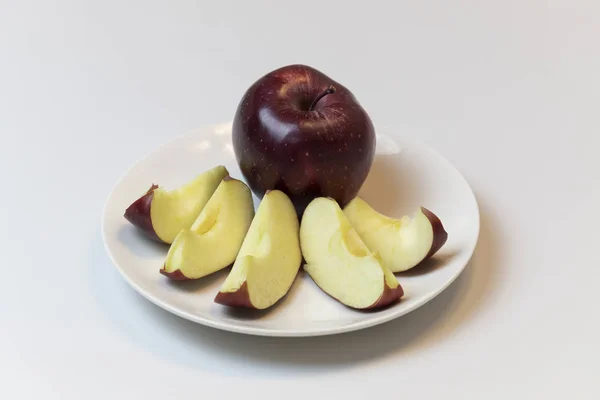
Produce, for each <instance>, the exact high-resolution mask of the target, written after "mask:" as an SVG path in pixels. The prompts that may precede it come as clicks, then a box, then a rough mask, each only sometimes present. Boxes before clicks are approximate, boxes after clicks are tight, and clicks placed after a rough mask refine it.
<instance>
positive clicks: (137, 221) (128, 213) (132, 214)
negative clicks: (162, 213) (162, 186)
mask: <svg viewBox="0 0 600 400" xmlns="http://www.w3.org/2000/svg"><path fill="white" fill-rule="evenodd" d="M157 188H158V185H152V186H151V187H150V189H148V191H147V192H146V193H145V194H144V195H143V196H142V197H140V198H139V199H137V200H136V201H134V202H133V203H132V204H131V205H130V206H129V207H127V210H125V214H124V217H125V219H127V221H129V222H131V224H133V226H135V227H136V228H138V229H139V230H140V231H141V232H142V233H144V235H146V236H147V237H149V238H150V239H154V240H156V241H158V242H161V243H164V242H163V240H162V239H161V238H159V237H158V235H157V234H156V232H155V231H154V227H153V226H152V218H151V217H150V209H151V207H152V199H153V198H154V190H156V189H157Z"/></svg>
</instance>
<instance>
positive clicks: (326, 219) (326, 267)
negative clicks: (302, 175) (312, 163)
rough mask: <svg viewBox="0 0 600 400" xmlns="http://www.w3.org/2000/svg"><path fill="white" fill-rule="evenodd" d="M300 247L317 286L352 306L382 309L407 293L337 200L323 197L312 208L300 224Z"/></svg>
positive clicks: (306, 265) (310, 207)
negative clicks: (365, 241)
mask: <svg viewBox="0 0 600 400" xmlns="http://www.w3.org/2000/svg"><path fill="white" fill-rule="evenodd" d="M300 245H301V249H302V254H303V255H304V259H305V261H306V264H305V266H304V269H305V270H306V272H307V273H308V274H309V275H310V277H311V278H312V279H313V280H314V282H315V283H316V284H317V286H319V287H320V288H321V289H322V290H323V291H324V292H326V293H327V294H329V295H330V296H331V297H333V298H335V299H337V300H338V301H340V302H341V303H343V304H345V305H347V306H349V307H352V308H356V309H374V308H380V307H383V306H386V305H389V304H391V303H394V302H396V301H397V300H399V299H400V298H401V297H402V296H403V294H404V292H403V290H402V287H401V286H400V284H399V283H398V280H397V279H396V277H395V276H394V275H393V274H392V272H391V271H390V270H389V269H388V268H386V267H385V266H384V265H382V263H381V262H380V259H379V257H378V255H377V254H376V253H373V252H371V251H370V250H369V248H368V247H367V246H366V245H365V244H364V243H363V241H362V240H361V238H360V237H359V235H358V234H357V232H356V231H355V230H354V228H353V227H352V225H351V224H350V221H348V218H346V216H345V214H344V213H343V211H342V210H341V208H340V207H339V205H338V203H337V202H336V201H335V200H333V199H330V198H324V197H320V198H316V199H314V200H313V201H312V202H311V203H310V204H309V205H308V207H307V208H306V210H305V212H304V215H303V217H302V223H301V225H300Z"/></svg>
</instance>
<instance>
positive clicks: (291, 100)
mask: <svg viewBox="0 0 600 400" xmlns="http://www.w3.org/2000/svg"><path fill="white" fill-rule="evenodd" d="M375 144H376V139H375V130H374V128H373V123H372V122H371V119H370V118H369V116H368V114H367V113H366V111H365V110H364V109H363V108H362V107H361V105H360V104H359V103H358V101H357V100H356V98H355V97H354V95H353V94H352V93H351V92H350V91H349V90H348V89H347V88H346V87H344V86H342V85H341V84H339V83H337V82H336V81H334V80H333V79H331V78H329V77H328V76H327V75H325V74H323V73H322V72H320V71H318V70H316V69H314V68H311V67H309V66H306V65H289V66H285V67H282V68H279V69H277V70H275V71H272V72H270V73H268V74H266V75H264V76H263V77H261V78H260V79H259V80H258V81H256V82H255V83H254V84H253V85H252V86H251V87H250V88H249V89H248V90H247V91H246V93H245V94H244V96H243V97H242V100H241V101H240V103H239V105H238V108H237V111H236V114H235V118H234V120H233V148H234V151H235V155H236V158H237V161H238V163H239V166H240V169H241V171H242V174H243V175H244V177H245V178H246V181H247V182H248V184H249V185H250V188H251V189H252V191H253V192H254V193H255V194H256V195H257V196H258V197H259V198H262V196H263V195H264V193H265V192H266V191H267V190H270V189H278V190H281V191H283V192H285V193H286V194H288V196H289V197H290V199H291V200H292V202H293V203H294V206H295V207H296V210H297V211H298V213H299V214H302V212H303V211H304V209H305V208H306V206H307V205H308V203H309V202H310V201H311V200H312V199H314V198H315V197H321V196H323V197H331V198H333V199H335V200H336V201H337V202H338V203H339V204H340V206H341V207H344V206H345V205H346V203H347V202H349V201H350V200H352V199H353V198H354V197H355V196H356V195H357V194H358V191H359V189H360V187H361V186H362V184H363V182H364V181H365V179H366V178H367V175H368V174H369V170H370V169H371V164H372V163H373V157H374V154H375Z"/></svg>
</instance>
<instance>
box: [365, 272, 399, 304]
mask: <svg viewBox="0 0 600 400" xmlns="http://www.w3.org/2000/svg"><path fill="white" fill-rule="evenodd" d="M402 296H404V289H402V286H401V285H400V284H398V287H396V288H394V289H392V288H391V287H389V286H388V285H387V283H386V282H385V279H384V282H383V293H382V294H381V297H380V298H379V299H378V300H377V301H376V302H375V303H373V304H371V305H370V306H369V307H367V308H365V310H375V309H378V308H382V307H385V306H389V305H390V304H393V303H395V302H397V301H398V300H400V299H401V298H402Z"/></svg>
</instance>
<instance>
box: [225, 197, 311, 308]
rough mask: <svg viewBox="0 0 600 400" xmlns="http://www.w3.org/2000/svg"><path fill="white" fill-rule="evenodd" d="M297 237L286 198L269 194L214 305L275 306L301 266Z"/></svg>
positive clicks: (292, 211) (291, 209)
mask: <svg viewBox="0 0 600 400" xmlns="http://www.w3.org/2000/svg"><path fill="white" fill-rule="evenodd" d="M298 234H299V223H298V216H297V214H296V210H295V209H294V205H293V204H292V202H291V201H290V199H289V198H288V196H287V195H285V194H284V193H283V192H281V191H279V190H272V191H268V192H267V193H266V194H265V196H264V197H263V199H262V201H261V203H260V205H259V207H258V210H257V211H256V216H255V217H254V220H253V221H252V224H251V225H250V229H249V230H248V234H247V235H246V238H245V239H244V243H243V244H242V248H241V249H240V252H239V254H238V257H237V259H236V260H235V263H234V264H233V268H232V269H231V272H230V273H229V275H228V276H227V279H226V280H225V282H224V283H223V285H222V287H221V289H220V291H219V293H218V294H217V296H216V297H215V302H217V303H220V304H223V305H227V306H232V307H245V308H256V309H265V308H268V307H270V306H272V305H273V304H275V303H276V302H277V301H278V300H279V299H281V298H282V297H283V296H284V295H285V294H286V293H287V292H288V291H289V289H290V287H291V286H292V284H293V282H294V279H295V278H296V275H297V274H298V270H299V269H300V264H301V263H302V254H301V252H300V241H299V237H298Z"/></svg>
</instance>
